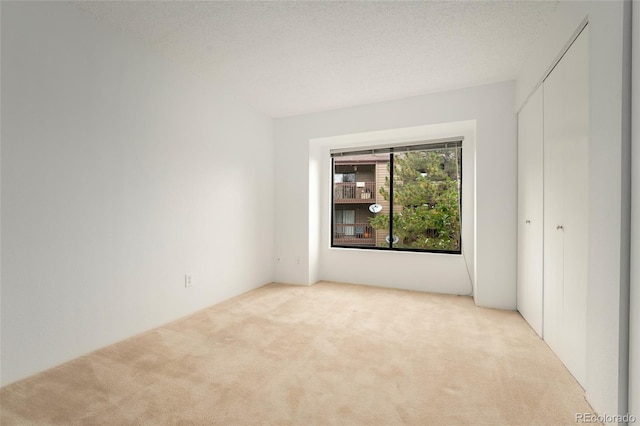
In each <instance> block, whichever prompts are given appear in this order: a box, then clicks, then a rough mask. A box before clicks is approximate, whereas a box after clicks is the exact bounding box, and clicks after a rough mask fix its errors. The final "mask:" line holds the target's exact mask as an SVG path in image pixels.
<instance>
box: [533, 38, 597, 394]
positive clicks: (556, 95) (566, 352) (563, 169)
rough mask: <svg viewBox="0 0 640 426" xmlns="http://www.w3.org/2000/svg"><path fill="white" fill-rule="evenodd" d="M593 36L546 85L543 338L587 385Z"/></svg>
mask: <svg viewBox="0 0 640 426" xmlns="http://www.w3.org/2000/svg"><path fill="white" fill-rule="evenodd" d="M588 55H589V36H588V28H585V30H584V31H583V32H582V33H581V34H580V36H578V38H577V39H576V41H575V42H574V43H573V45H572V46H571V47H570V48H569V50H568V51H567V53H566V54H565V55H564V57H563V58H562V59H561V60H560V62H559V63H558V65H557V66H556V68H555V69H554V70H553V71H552V72H551V74H550V75H549V76H548V77H547V79H546V80H545V82H544V221H545V223H544V338H545V341H547V343H548V344H549V346H550V347H551V348H552V349H553V350H554V351H555V352H556V353H557V355H558V356H559V357H560V359H561V360H562V361H563V362H564V364H565V365H566V366H567V368H568V369H569V371H570V372H571V373H572V374H573V375H574V377H575V378H576V380H578V382H580V384H582V385H583V386H584V385H585V375H586V357H585V352H586V319H587V262H588V257H587V249H588V243H589V242H588V235H587V234H588V227H587V220H588V217H587V212H588V190H589V185H588V183H589V182H588V180H589V179H588V152H589V150H588V138H589V74H588V70H589V68H588Z"/></svg>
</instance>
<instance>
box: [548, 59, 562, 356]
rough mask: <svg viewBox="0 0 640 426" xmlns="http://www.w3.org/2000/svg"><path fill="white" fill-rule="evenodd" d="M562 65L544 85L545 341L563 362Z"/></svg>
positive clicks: (559, 65)
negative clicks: (561, 228)
mask: <svg viewBox="0 0 640 426" xmlns="http://www.w3.org/2000/svg"><path fill="white" fill-rule="evenodd" d="M561 65H562V64H558V66H557V67H556V68H555V69H554V71H553V73H551V75H549V77H547V80H545V82H544V86H543V87H544V233H543V234H544V340H545V341H546V342H547V344H548V345H549V346H550V347H551V349H553V351H554V352H555V353H556V354H557V355H558V356H559V357H560V358H561V359H562V358H563V349H564V347H563V336H562V329H563V327H562V324H563V295H564V289H563V279H564V278H563V277H564V272H563V270H564V265H563V251H564V250H563V236H562V232H561V230H560V229H559V228H558V227H560V226H562V224H563V222H564V220H563V210H562V207H563V197H564V183H563V181H564V173H563V167H564V149H563V146H562V143H563V133H564V129H563V124H564V120H563V115H564V110H565V107H566V103H565V101H566V99H565V96H564V92H563V86H564V79H565V69H564V67H562V66H561Z"/></svg>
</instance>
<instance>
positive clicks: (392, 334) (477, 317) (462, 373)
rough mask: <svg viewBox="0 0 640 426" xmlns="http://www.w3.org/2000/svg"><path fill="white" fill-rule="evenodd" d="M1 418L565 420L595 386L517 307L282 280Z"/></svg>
mask: <svg viewBox="0 0 640 426" xmlns="http://www.w3.org/2000/svg"><path fill="white" fill-rule="evenodd" d="M0 408H1V412H0V423H1V424H2V425H14V424H15V425H25V424H26V425H31V424H33V425H50V424H51V425H183V424H185V425H189V424H193V425H215V424H220V425H263V424H264V425H402V424H406V425H453V424H455V425H462V424H472V425H502V424H504V425H529V424H530V425H563V424H567V425H569V424H575V414H576V413H585V412H592V409H591V407H590V406H589V405H588V404H587V403H586V401H585V399H584V391H583V389H582V388H581V387H580V386H579V385H578V383H577V382H576V381H575V380H574V378H573V377H572V376H571V374H570V373H569V372H568V371H567V370H566V368H565V367H564V366H563V365H562V363H561V362H560V361H559V360H558V358H557V357H556V356H555V355H554V354H553V352H552V351H551V350H550V349H549V348H548V347H547V346H546V344H545V343H544V342H543V341H541V340H540V339H539V338H538V337H537V336H536V335H535V333H534V332H533V331H532V330H531V328H529V326H528V325H527V323H526V322H525V321H524V320H523V319H522V317H521V316H520V315H519V314H518V313H517V312H511V311H500V310H494V309H482V308H478V307H476V306H475V305H474V303H473V300H472V299H471V298H469V297H460V296H447V295H436V294H427V293H419V292H412V291H404V290H391V289H382V288H375V287H366V286H356V285H345V284H336V283H328V282H322V283H318V284H316V285H313V286H311V287H299V286H288V285H281V284H270V285H266V286H264V287H261V288H259V289H256V290H254V291H251V292H248V293H246V294H243V295H241V296H239V297H236V298H234V299H231V300H229V301H226V302H224V303H221V304H218V305H215V306H213V307H211V308H208V309H206V310H203V311H200V312H198V313H196V314H194V315H192V316H190V317H188V318H185V319H182V320H179V321H176V322H173V323H170V324H167V325H165V326H163V327H159V328H157V329H154V330H151V331H149V332H147V333H144V334H142V335H139V336H136V337H134V338H131V339H128V340H125V341H123V342H120V343H117V344H115V345H112V346H109V347H106V348H104V349H101V350H98V351H96V352H93V353H91V354H89V355H86V356H83V357H80V358H77V359H75V360H73V361H71V362H68V363H66V364H63V365H61V366H59V367H57V368H54V369H51V370H48V371H45V372H43V373H40V374H38V375H36V376H33V377H30V378H28V379H25V380H22V381H20V382H17V383H14V384H11V385H9V386H6V387H4V388H2V389H0Z"/></svg>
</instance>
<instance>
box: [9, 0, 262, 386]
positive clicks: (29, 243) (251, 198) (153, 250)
mask: <svg viewBox="0 0 640 426" xmlns="http://www.w3.org/2000/svg"><path fill="white" fill-rule="evenodd" d="M1 83H2V102H1V108H2V124H3V126H2V163H1V165H2V204H1V209H2V210H1V214H2V226H1V231H2V247H1V249H2V270H1V273H2V317H1V321H2V323H1V330H2V349H1V350H2V352H1V361H2V384H8V383H11V382H13V381H15V380H18V379H20V378H23V377H25V376H27V375H30V374H33V373H35V372H38V371H41V370H43V369H46V368H49V367H52V366H54V365H56V364H59V363H61V362H64V361H66V360H69V359H72V358H74V357H77V356H79V355H81V354H83V353H87V352H89V351H91V350H94V349H97V348H99V347H102V346H105V345H107V344H110V343H113V342H116V341H119V340H121V339H123V338H126V337H129V336H131V335H134V334H136V333H140V332H142V331H144V330H147V329H150V328H152V327H155V326H158V325H160V324H162V323H165V322H167V321H170V320H173V319H176V318H179V317H182V316H184V315H187V314H190V313H192V312H194V311H196V310H198V309H201V308H204V307H206V306H208V305H211V304H213V303H216V302H218V301H221V300H223V299H227V298H229V297H232V296H235V295H237V294H240V293H242V292H245V291H247V290H249V289H251V288H255V287H256V286H259V285H262V284H265V283H267V282H270V281H272V278H273V223H274V217H273V205H274V204H273V202H274V201H273V200H274V191H273V162H274V159H273V122H272V120H271V119H270V118H268V117H266V116H264V115H262V114H260V113H258V112H256V111H254V110H252V109H250V108H249V107H247V106H245V105H243V104H240V103H238V102H236V101H234V100H232V99H230V98H227V97H225V96H223V95H221V94H220V93H219V92H217V91H216V90H215V89H214V88H213V87H210V86H207V85H205V84H204V83H203V82H201V81H199V80H197V79H196V78H194V77H192V76H191V75H190V74H188V73H186V72H184V71H183V70H181V69H180V68H179V67H177V66H174V65H172V64H170V63H168V62H165V61H164V60H163V59H160V58H159V57H156V56H155V55H153V54H152V53H150V52H149V51H147V50H146V49H145V48H143V47H141V46H138V45H137V44H135V43H134V42H132V41H130V40H126V39H125V38H123V37H121V36H120V35H118V34H117V33H116V32H112V30H111V29H108V28H106V27H102V26H100V25H99V24H98V23H96V22H94V21H93V20H92V19H90V18H88V17H86V16H85V15H84V14H83V13H82V12H79V11H77V10H75V8H74V7H72V6H69V5H68V4H65V3H62V2H60V3H48V2H45V3H29V2H23V3H6V2H3V4H2V81H1ZM187 273H189V274H192V275H193V288H190V289H185V288H184V274H187Z"/></svg>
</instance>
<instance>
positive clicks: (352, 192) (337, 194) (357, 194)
mask: <svg viewBox="0 0 640 426" xmlns="http://www.w3.org/2000/svg"><path fill="white" fill-rule="evenodd" d="M333 201H334V202H335V203H339V204H342V203H375V201H376V183H375V182H341V183H335V184H334V187H333Z"/></svg>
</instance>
